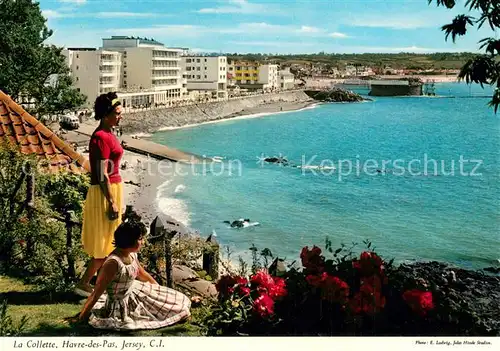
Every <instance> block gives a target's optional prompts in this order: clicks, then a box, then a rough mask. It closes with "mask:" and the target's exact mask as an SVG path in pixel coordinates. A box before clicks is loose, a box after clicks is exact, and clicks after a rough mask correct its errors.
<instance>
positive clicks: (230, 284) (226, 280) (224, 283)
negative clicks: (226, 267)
mask: <svg viewBox="0 0 500 351" xmlns="http://www.w3.org/2000/svg"><path fill="white" fill-rule="evenodd" d="M247 285H248V280H247V279H246V278H243V277H240V276H236V277H233V276H230V275H224V276H222V277H221V278H220V279H219V281H218V282H217V284H215V288H216V289H217V291H218V292H219V297H221V298H228V297H229V296H230V295H231V294H233V293H235V292H236V293H237V294H238V295H240V296H248V295H250V288H249V287H248V286H247Z"/></svg>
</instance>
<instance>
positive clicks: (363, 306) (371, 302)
mask: <svg viewBox="0 0 500 351" xmlns="http://www.w3.org/2000/svg"><path fill="white" fill-rule="evenodd" d="M380 288H381V282H380V278H379V277H377V276H372V277H368V278H364V279H361V286H360V288H359V292H358V293H357V294H356V295H354V297H353V299H352V300H351V304H350V307H351V310H352V311H353V312H354V313H355V314H359V313H366V314H369V315H373V314H375V313H377V312H380V311H381V310H382V309H383V308H384V307H385V297H384V296H383V295H382V293H381V291H380Z"/></svg>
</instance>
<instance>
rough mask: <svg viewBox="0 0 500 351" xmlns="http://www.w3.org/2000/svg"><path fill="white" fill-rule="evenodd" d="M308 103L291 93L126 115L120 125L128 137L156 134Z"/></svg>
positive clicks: (296, 94) (300, 96)
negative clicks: (263, 108)
mask: <svg viewBox="0 0 500 351" xmlns="http://www.w3.org/2000/svg"><path fill="white" fill-rule="evenodd" d="M309 100H311V99H310V98H309V96H307V95H306V94H305V93H304V92H303V91H291V92H281V93H275V94H265V95H256V96H249V97H242V98H237V99H231V100H228V101H221V102H212V103H204V104H195V105H190V106H182V107H173V108H165V109H156V110H149V111H139V112H127V113H124V114H123V117H124V118H123V120H122V122H121V125H122V126H123V129H124V130H125V131H126V133H139V132H143V133H154V132H156V131H158V130H159V129H161V128H165V127H181V126H185V125H190V124H198V123H203V122H208V121H215V120H220V119H225V118H231V117H235V115H238V114H244V112H245V110H248V109H251V108H254V107H257V106H261V105H266V104H270V103H278V102H303V101H309Z"/></svg>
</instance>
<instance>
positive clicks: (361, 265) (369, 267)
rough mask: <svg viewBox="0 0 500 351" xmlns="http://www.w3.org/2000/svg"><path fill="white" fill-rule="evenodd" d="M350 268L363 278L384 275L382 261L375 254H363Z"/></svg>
mask: <svg viewBox="0 0 500 351" xmlns="http://www.w3.org/2000/svg"><path fill="white" fill-rule="evenodd" d="M352 266H353V267H354V268H356V269H357V270H359V271H360V272H361V274H363V275H365V276H369V275H373V274H375V273H378V274H380V275H383V273H384V266H383V261H382V259H381V258H380V257H379V256H378V255H377V254H376V253H375V252H367V251H365V252H363V253H362V254H361V256H360V257H359V261H354V262H353V263H352Z"/></svg>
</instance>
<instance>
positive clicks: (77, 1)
mask: <svg viewBox="0 0 500 351" xmlns="http://www.w3.org/2000/svg"><path fill="white" fill-rule="evenodd" d="M59 2H62V3H65V4H76V5H83V4H85V3H86V2H87V0H59Z"/></svg>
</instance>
